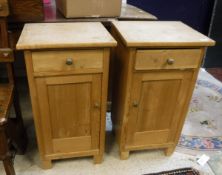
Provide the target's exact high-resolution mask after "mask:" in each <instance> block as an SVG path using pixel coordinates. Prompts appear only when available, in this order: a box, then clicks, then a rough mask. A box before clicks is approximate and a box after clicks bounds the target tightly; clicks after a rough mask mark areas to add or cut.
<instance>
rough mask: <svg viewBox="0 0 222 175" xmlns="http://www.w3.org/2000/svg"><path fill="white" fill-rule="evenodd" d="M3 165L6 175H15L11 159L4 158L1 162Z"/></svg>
mask: <svg viewBox="0 0 222 175" xmlns="http://www.w3.org/2000/svg"><path fill="white" fill-rule="evenodd" d="M3 164H4V168H5V172H6V174H7V175H15V170H14V166H13V162H12V160H11V158H6V159H5V160H3Z"/></svg>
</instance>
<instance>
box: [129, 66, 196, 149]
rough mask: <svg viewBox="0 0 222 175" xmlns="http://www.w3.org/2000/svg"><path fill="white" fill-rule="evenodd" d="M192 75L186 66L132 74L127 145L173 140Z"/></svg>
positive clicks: (181, 115)
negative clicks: (177, 68) (179, 68)
mask: <svg viewBox="0 0 222 175" xmlns="http://www.w3.org/2000/svg"><path fill="white" fill-rule="evenodd" d="M192 77H193V71H189V70H187V71H181V70H171V71H153V72H150V73H142V72H141V73H140V72H138V73H134V74H133V84H132V91H131V92H132V93H131V101H130V105H131V106H130V112H129V118H128V128H127V140H126V143H127V146H134V145H136V146H139V145H141V146H145V145H152V144H164V143H172V142H174V140H175V137H176V133H177V131H178V129H179V128H178V126H179V123H180V122H181V121H182V120H183V119H184V117H185V115H184V111H186V109H185V110H184V107H185V106H186V105H185V103H186V100H187V98H189V95H188V94H189V92H190V91H189V90H190V88H191V87H190V82H191V79H192Z"/></svg>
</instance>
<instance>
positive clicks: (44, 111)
mask: <svg viewBox="0 0 222 175" xmlns="http://www.w3.org/2000/svg"><path fill="white" fill-rule="evenodd" d="M36 85H37V93H38V100H39V110H40V116H41V119H40V122H41V126H42V128H41V130H42V131H44V133H42V134H43V139H44V145H45V152H46V154H47V153H48V154H50V153H60V152H62V153H66V152H67V153H68V152H77V151H84V150H94V149H98V146H99V132H100V130H99V128H100V127H99V126H100V114H101V112H100V103H101V74H89V75H88V74H85V75H73V76H64V77H63V76H59V77H44V78H36Z"/></svg>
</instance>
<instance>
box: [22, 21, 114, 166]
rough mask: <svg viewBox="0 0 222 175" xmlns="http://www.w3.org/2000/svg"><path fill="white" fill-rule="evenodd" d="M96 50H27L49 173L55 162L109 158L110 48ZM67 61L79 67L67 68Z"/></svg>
mask: <svg viewBox="0 0 222 175" xmlns="http://www.w3.org/2000/svg"><path fill="white" fill-rule="evenodd" d="M92 24H93V23H92ZM68 27H69V25H67V28H68ZM80 33H81V31H80ZM40 37H41V36H40ZM42 37H43V36H42ZM104 37H106V36H104ZM85 40H86V39H85ZM89 40H90V37H89ZM113 40H114V39H113ZM114 41H115V40H114ZM91 46H92V45H91V44H90V43H89V46H88V47H87V48H82V47H81V48H75V47H74V48H63V47H61V48H52V49H38V50H35V49H34V50H28V51H25V61H26V67H27V75H28V80H29V87H30V94H31V100H32V108H33V115H34V122H35V127H36V133H37V140H38V147H39V152H40V157H41V162H42V168H44V169H48V168H51V167H52V160H55V159H65V158H71V157H82V156H93V157H94V162H95V163H101V162H102V160H103V153H104V142H105V121H106V120H105V116H106V103H107V102H106V101H107V89H108V72H109V52H110V48H109V47H107V45H106V44H105V45H104V47H102V44H101V47H95V48H92V47H91ZM110 47H111V45H110ZM43 48H44V46H43ZM67 58H72V59H73V60H72V61H73V64H71V65H67V64H66V61H67ZM66 66H68V67H66ZM69 66H70V67H69Z"/></svg>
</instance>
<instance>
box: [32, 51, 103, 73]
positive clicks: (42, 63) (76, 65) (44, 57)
mask: <svg viewBox="0 0 222 175" xmlns="http://www.w3.org/2000/svg"><path fill="white" fill-rule="evenodd" d="M68 59H71V60H72V62H73V63H72V64H71V65H67V63H66V62H67V60H68ZM32 62H33V68H34V72H61V71H64V72H65V71H73V72H74V71H76V72H80V71H83V72H84V71H85V70H86V69H91V70H99V71H100V72H102V69H103V50H79V51H74V50H67V51H45V52H33V53H32Z"/></svg>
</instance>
